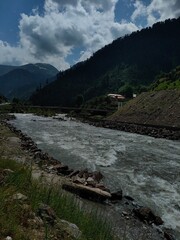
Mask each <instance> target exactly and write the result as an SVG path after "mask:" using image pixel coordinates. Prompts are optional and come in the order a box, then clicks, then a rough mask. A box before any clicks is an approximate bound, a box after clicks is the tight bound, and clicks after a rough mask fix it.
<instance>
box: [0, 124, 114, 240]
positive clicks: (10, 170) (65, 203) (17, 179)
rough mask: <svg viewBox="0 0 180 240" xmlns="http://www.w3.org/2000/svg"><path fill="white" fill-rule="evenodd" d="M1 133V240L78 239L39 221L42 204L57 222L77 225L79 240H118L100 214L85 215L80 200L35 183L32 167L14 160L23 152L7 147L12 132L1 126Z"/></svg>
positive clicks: (53, 188) (56, 226)
mask: <svg viewBox="0 0 180 240" xmlns="http://www.w3.org/2000/svg"><path fill="white" fill-rule="evenodd" d="M0 131H1V135H0V153H1V157H0V239H5V238H6V237H7V236H10V237H12V239H13V240H21V239H24V240H29V239H38V240H41V239H43V240H44V239H65V240H66V239H67V240H70V239H75V238H70V237H69V236H68V235H67V233H66V232H64V231H63V230H62V229H61V228H60V227H58V226H59V225H57V224H51V223H50V222H48V220H47V219H45V220H44V219H40V218H39V215H38V212H39V206H40V205H42V203H43V204H46V205H48V206H50V208H51V209H53V211H54V212H55V216H56V218H57V219H63V220H67V221H69V222H71V223H74V224H76V225H77V226H78V227H79V229H80V231H81V232H82V235H81V237H80V238H78V239H81V240H85V239H86V240H88V239H93V240H96V239H97V240H107V239H108V240H111V239H112V240H113V239H114V238H113V235H112V232H111V228H110V226H109V225H108V223H106V222H105V220H104V219H103V218H102V216H101V215H100V214H98V213H97V212H91V213H89V212H87V211H84V210H83V209H81V208H80V206H78V203H77V200H75V198H74V197H73V196H72V197H71V196H69V195H66V194H65V193H63V192H62V191H61V190H60V187H58V186H55V185H54V186H52V185H51V184H50V185H49V186H48V184H44V182H43V180H41V179H38V180H34V179H33V178H32V168H31V166H29V167H28V166H25V165H23V164H21V163H18V162H16V161H15V160H12V159H11V158H14V157H15V156H16V158H18V156H21V154H22V152H21V151H22V150H21V149H17V148H16V150H15V151H14V150H13V147H11V148H10V147H9V146H8V145H7V142H6V140H7V138H8V137H12V136H13V135H12V133H11V132H10V131H9V130H7V129H5V128H4V127H3V126H2V125H0ZM19 193H20V194H22V195H20V196H21V197H20V198H19V197H17V196H19V195H18V194H19ZM24 197H25V199H24ZM116 239H117V238H116Z"/></svg>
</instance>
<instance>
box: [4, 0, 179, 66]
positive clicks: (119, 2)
mask: <svg viewBox="0 0 180 240" xmlns="http://www.w3.org/2000/svg"><path fill="white" fill-rule="evenodd" d="M179 16H180V0H144V1H140V0H0V64H7V65H21V64H26V63H30V62H31V63H36V62H45V63H50V64H52V65H54V66H55V67H57V68H58V69H59V70H63V69H66V68H68V67H69V66H70V65H73V64H75V63H76V62H78V61H81V60H85V59H87V58H88V57H90V56H91V55H92V54H93V53H94V52H95V51H97V50H98V49H100V48H101V47H103V46H104V45H106V44H108V43H110V42H112V41H113V40H114V39H116V38H118V37H121V36H124V35H125V34H129V33H131V32H132V31H136V30H138V29H141V28H142V27H146V26H151V25H152V24H153V23H155V22H157V21H164V20H165V19H168V18H177V17H179Z"/></svg>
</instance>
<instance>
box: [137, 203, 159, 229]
mask: <svg viewBox="0 0 180 240" xmlns="http://www.w3.org/2000/svg"><path fill="white" fill-rule="evenodd" d="M133 211H134V213H135V215H136V216H137V217H138V218H139V219H140V220H142V221H146V222H148V223H149V224H151V223H154V224H156V225H162V224H163V220H162V219H161V218H160V217H158V216H156V215H155V214H154V213H153V212H152V210H151V209H150V208H147V207H140V208H137V209H133Z"/></svg>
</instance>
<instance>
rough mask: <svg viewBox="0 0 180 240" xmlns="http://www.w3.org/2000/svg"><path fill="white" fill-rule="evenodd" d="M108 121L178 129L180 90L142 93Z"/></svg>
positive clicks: (179, 124)
mask: <svg viewBox="0 0 180 240" xmlns="http://www.w3.org/2000/svg"><path fill="white" fill-rule="evenodd" d="M109 120H113V121H119V122H127V123H135V124H147V125H155V126H166V127H176V128H180V90H162V91H158V92H145V93H142V94H141V95H139V96H138V97H137V98H135V99H133V100H132V101H129V102H128V103H127V104H126V105H125V106H124V107H123V108H121V109H120V110H119V111H118V112H116V113H115V114H113V115H112V116H111V117H109Z"/></svg>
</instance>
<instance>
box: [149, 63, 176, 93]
mask: <svg viewBox="0 0 180 240" xmlns="http://www.w3.org/2000/svg"><path fill="white" fill-rule="evenodd" d="M167 89H180V66H177V67H176V68H175V69H173V70H172V71H171V72H169V73H161V74H159V75H158V76H157V78H156V81H155V82H154V83H153V84H152V86H151V90H155V91H159V90H167Z"/></svg>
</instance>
